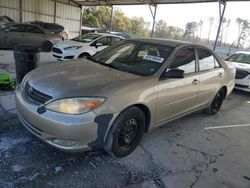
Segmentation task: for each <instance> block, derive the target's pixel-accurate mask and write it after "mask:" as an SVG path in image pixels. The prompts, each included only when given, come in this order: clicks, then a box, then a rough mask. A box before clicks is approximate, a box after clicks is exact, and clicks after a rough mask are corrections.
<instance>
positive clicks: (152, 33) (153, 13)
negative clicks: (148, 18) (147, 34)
mask: <svg viewBox="0 0 250 188" xmlns="http://www.w3.org/2000/svg"><path fill="white" fill-rule="evenodd" d="M151 6H154V8H155V9H154V12H153V10H152V8H151ZM149 9H150V12H151V14H152V17H153V26H152V31H151V37H153V36H154V30H155V18H156V11H157V4H154V5H149Z"/></svg>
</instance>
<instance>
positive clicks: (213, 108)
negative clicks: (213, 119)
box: [205, 88, 225, 115]
mask: <svg viewBox="0 0 250 188" xmlns="http://www.w3.org/2000/svg"><path fill="white" fill-rule="evenodd" d="M224 98H225V90H224V89H223V88H222V89H221V90H220V91H219V92H218V93H217V94H216V95H215V97H214V99H213V101H212V103H211V104H210V106H209V108H208V109H206V111H205V112H206V113H207V114H209V115H214V114H217V112H218V111H219V110H220V108H221V106H222V103H223V100H224Z"/></svg>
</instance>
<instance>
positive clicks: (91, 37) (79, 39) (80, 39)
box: [72, 34, 101, 43]
mask: <svg viewBox="0 0 250 188" xmlns="http://www.w3.org/2000/svg"><path fill="white" fill-rule="evenodd" d="M99 37H101V35H98V34H86V35H80V36H78V37H76V38H73V39H72V40H73V41H77V42H84V43H89V42H92V41H93V40H95V39H97V38H99Z"/></svg>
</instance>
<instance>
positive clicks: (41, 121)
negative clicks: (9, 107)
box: [16, 90, 98, 152]
mask: <svg viewBox="0 0 250 188" xmlns="http://www.w3.org/2000/svg"><path fill="white" fill-rule="evenodd" d="M16 106H17V110H18V116H19V119H20V121H21V122H22V124H23V125H24V127H25V128H26V129H27V130H29V131H30V132H31V133H32V134H34V135H35V136H37V137H38V138H40V139H41V140H43V141H45V142H47V143H48V144H50V145H52V146H55V147H56V148H58V149H60V150H64V151H69V152H78V151H88V150H91V149H93V148H92V146H93V143H95V142H96V140H97V139H98V123H97V122H95V118H96V117H98V116H97V115H96V114H95V113H94V112H88V113H85V114H81V115H66V114H61V113H56V112H52V111H49V110H46V112H45V113H43V114H39V113H37V108H38V105H36V104H35V103H32V102H30V101H28V100H27V99H26V98H25V97H24V96H23V94H22V92H21V91H20V90H19V91H18V90H17V91H16ZM55 139H61V140H69V141H72V140H73V141H77V143H76V144H75V145H72V146H65V145H61V144H57V143H55V142H53V141H54V140H55Z"/></svg>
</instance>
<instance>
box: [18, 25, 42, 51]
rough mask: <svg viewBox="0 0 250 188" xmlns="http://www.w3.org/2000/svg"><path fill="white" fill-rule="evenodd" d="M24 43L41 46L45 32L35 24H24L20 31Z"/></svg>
mask: <svg viewBox="0 0 250 188" xmlns="http://www.w3.org/2000/svg"><path fill="white" fill-rule="evenodd" d="M22 36H23V39H24V40H25V43H27V44H29V45H34V46H41V45H42V43H43V41H44V40H45V33H44V32H43V31H42V30H41V29H40V28H39V27H37V26H34V25H25V30H24V32H23V33H22Z"/></svg>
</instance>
